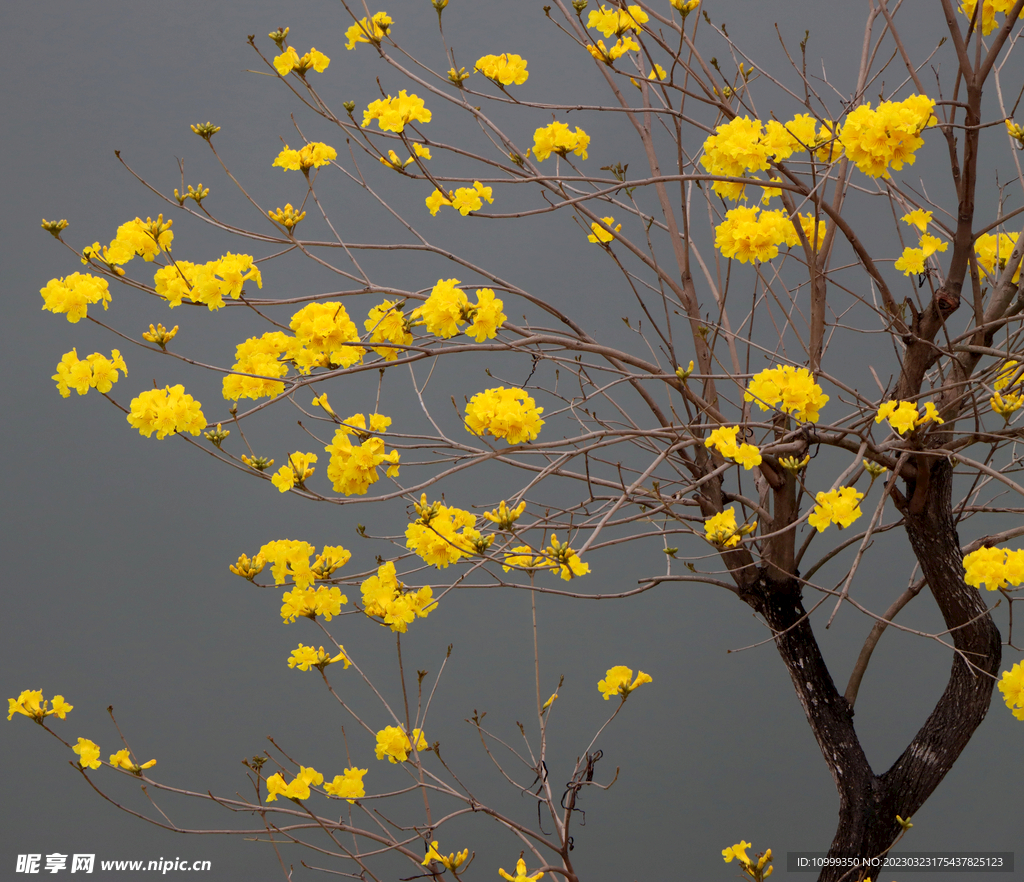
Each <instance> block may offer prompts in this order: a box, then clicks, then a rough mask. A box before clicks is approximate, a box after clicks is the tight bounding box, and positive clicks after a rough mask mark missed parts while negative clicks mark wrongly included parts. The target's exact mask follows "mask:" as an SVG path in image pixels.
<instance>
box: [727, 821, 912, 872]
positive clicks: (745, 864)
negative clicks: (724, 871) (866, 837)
mask: <svg viewBox="0 0 1024 882" xmlns="http://www.w3.org/2000/svg"><path fill="white" fill-rule="evenodd" d="M911 826H913V825H911ZM751 847H752V846H751V845H750V843H749V842H744V841H742V840H741V841H740V842H737V843H736V844H735V845H730V846H729V847H728V848H723V849H722V857H723V858H724V859H725V862H726V863H727V864H730V863H732V861H733V859H735V860H736V862H737V863H738V864H739V865H740V868H741V869H742V870H743V872H744V873H746V874H747V875H748V876H749V877H750V878H751V879H753V880H754V882H764V880H765V879H767V878H768V877H769V876H770V875H771V874H772V870H774V869H775V868H774V867H771V866H769V867H768V868H767V869H766V868H765V865H766V864H770V863H771V860H772V850H771V849H770V848H769V849H768V850H767V851H766V852H765V853H764V854H762V855H759V856H758V858H757V863H756V864H755V863H754V862H753V861H752V860H751V859H750V858H748V857H747V849H748V848H751ZM865 882H871V880H870V879H868V880H865Z"/></svg>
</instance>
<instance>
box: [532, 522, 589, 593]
mask: <svg viewBox="0 0 1024 882" xmlns="http://www.w3.org/2000/svg"><path fill="white" fill-rule="evenodd" d="M541 553H542V554H543V555H544V557H545V563H544V564H543V566H546V567H548V568H549V569H550V570H551V572H553V573H558V574H559V575H560V576H561V577H562V579H564V580H565V581H566V582H568V581H569V580H570V579H571V578H572V577H573V576H585V575H586V574H587V573H589V572H590V564H585V563H583V561H581V560H580V557H579V555H578V554H577V553H576V552H575V551H574V550H573V549H571V548H570V547H569V546H568V544H566V545H562V544H561V543H560V542H559V541H558V537H557V536H556V535H555V534H554V533H552V534H551V544H550V545H549V546H548V547H547V548H545V549H544V550H543V551H542V552H541Z"/></svg>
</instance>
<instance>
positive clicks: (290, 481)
mask: <svg viewBox="0 0 1024 882" xmlns="http://www.w3.org/2000/svg"><path fill="white" fill-rule="evenodd" d="M316 458H317V457H316V454H315V453H301V452H300V451H298V450H296V451H295V453H293V454H292V455H291V456H289V457H288V465H286V466H281V468H280V469H279V470H278V472H277V474H276V475H274V476H273V477H272V478H271V479H270V480H271V482H272V483H273V485H274V486H275V487H277V489H278V490H280V491H281V492H282V493H287V492H288V491H289V490H291V489H292V487H300V488H301V487H303V485H304V483H305V481H306V479H307V478H309V477H311V476H312V474H313V472H315V471H316V469H315V468H313V467H312V465H310V464H311V463H314V462H316Z"/></svg>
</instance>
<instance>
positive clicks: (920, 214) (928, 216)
mask: <svg viewBox="0 0 1024 882" xmlns="http://www.w3.org/2000/svg"><path fill="white" fill-rule="evenodd" d="M900 220H901V221H904V222H905V223H908V224H910V225H911V226H915V227H917V228H918V229H919V230H920V231H921V232H922V233H923V232H924V231H925V230H927V229H928V224H930V223H931V222H932V213H931V212H930V211H925V210H924V209H923V208H916V209H914V210H913V211H911V212H908V213H907V214H905V215H903V217H901V218H900Z"/></svg>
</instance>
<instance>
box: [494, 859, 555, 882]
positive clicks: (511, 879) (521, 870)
mask: <svg viewBox="0 0 1024 882" xmlns="http://www.w3.org/2000/svg"><path fill="white" fill-rule="evenodd" d="M498 874H499V875H500V876H501V878H502V879H505V880H507V882H537V880H538V879H540V877H541V876H543V875H544V873H542V872H539V871H538V872H536V873H534V874H533V875H532V876H527V875H526V861H524V860H523V859H522V858H519V860H518V862H517V863H516V874H515V875H514V876H512V875H511V874H509V873H506V872H505V871H504V870H502V869H500V868H499V870H498Z"/></svg>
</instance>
